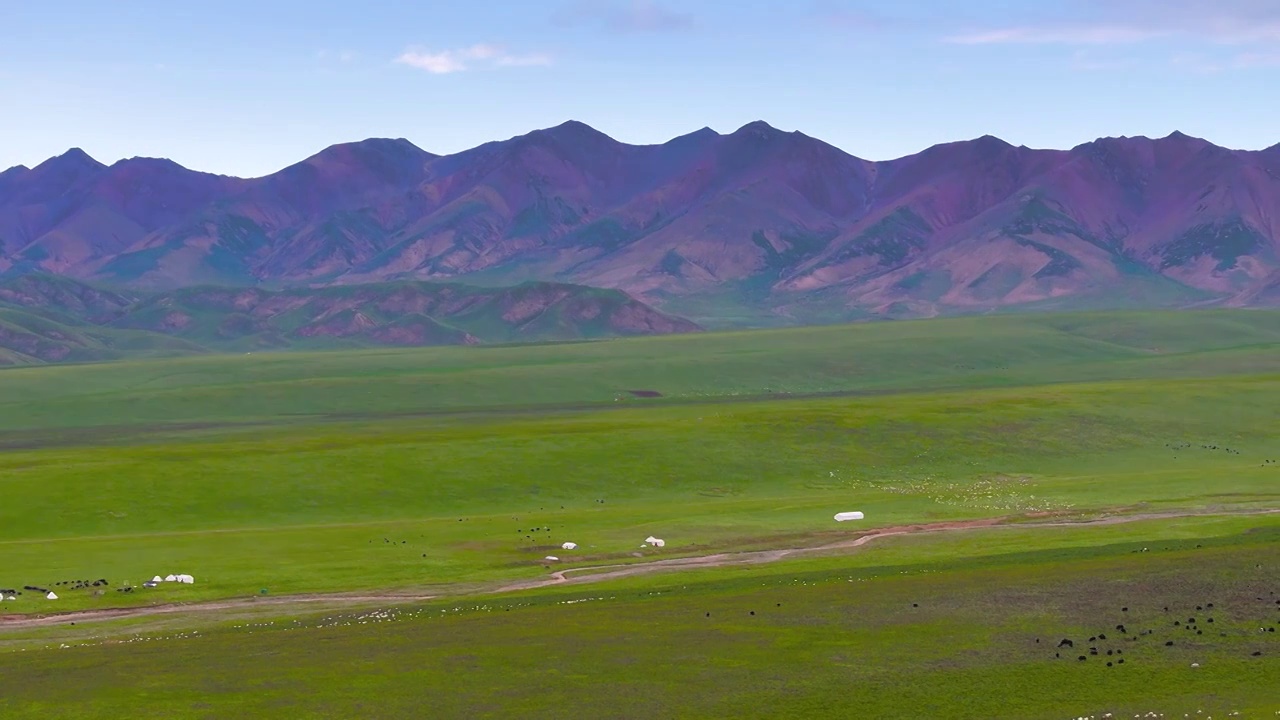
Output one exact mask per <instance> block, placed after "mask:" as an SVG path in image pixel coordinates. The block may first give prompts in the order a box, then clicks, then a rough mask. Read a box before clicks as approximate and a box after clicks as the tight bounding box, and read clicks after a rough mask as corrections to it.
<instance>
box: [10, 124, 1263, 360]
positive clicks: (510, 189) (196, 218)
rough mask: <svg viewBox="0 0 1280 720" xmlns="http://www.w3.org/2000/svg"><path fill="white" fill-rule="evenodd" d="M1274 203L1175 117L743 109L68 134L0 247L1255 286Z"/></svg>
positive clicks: (807, 310)
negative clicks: (935, 122) (889, 134)
mask: <svg viewBox="0 0 1280 720" xmlns="http://www.w3.org/2000/svg"><path fill="white" fill-rule="evenodd" d="M1277 217H1280V152H1276V150H1275V148H1272V149H1270V150H1265V151H1260V152H1245V151H1235V150H1228V149H1225V148H1221V147H1218V146H1216V145H1213V144H1212V143H1209V142H1207V141H1205V140H1202V139H1199V138H1193V137H1189V136H1186V135H1183V134H1181V133H1174V134H1172V135H1169V136H1168V137H1165V138H1159V139H1150V138H1145V137H1134V138H1129V137H1120V138H1102V139H1099V140H1096V141H1093V142H1089V143H1085V144H1083V145H1080V146H1078V147H1076V148H1072V149H1071V150H1035V149H1030V148H1026V147H1014V146H1012V145H1010V144H1008V143H1006V142H1004V141H1002V140H1000V139H998V138H994V137H990V136H984V137H981V138H977V139H974V140H970V141H964V142H955V143H948V144H943V145H938V146H935V147H932V148H929V149H926V150H924V151H922V152H920V153H917V154H915V155H911V156H908V157H904V158H899V159H897V160H891V161H887V162H869V161H864V160H861V159H859V158H857V157H854V156H852V155H849V154H848V153H845V152H843V151H841V150H839V149H837V148H835V147H832V146H831V145H828V144H826V143H824V142H822V141H821V140H818V139H815V138H812V137H809V136H806V135H804V134H802V133H798V132H783V131H780V130H777V129H775V128H773V127H770V126H769V125H767V124H765V123H763V122H753V123H750V124H748V125H745V126H743V127H742V128H740V129H738V130H736V131H734V132H732V133H729V134H726V135H721V134H719V133H716V132H714V131H712V130H710V129H703V130H700V131H697V132H694V133H691V134H689V135H685V136H682V137H678V138H675V139H673V140H671V141H669V142H667V143H664V144H661V145H652V146H633V145H627V144H624V143H620V142H617V141H615V140H613V139H612V138H610V137H608V136H606V135H604V134H602V133H600V132H598V131H596V130H594V129H592V128H590V127H588V126H586V125H584V124H582V123H578V122H567V123H564V124H562V125H559V126H557V127H554V128H548V129H545V130H536V131H534V132H531V133H528V134H526V135H522V136H519V137H515V138H511V139H508V140H503V141H497V142H491V143H486V144H484V145H481V146H479V147H476V148H473V149H470V150H466V151H464V152H460V153H457V154H454V155H449V156H436V155H433V154H431V153H428V152H426V151H423V150H421V149H419V148H417V147H415V146H414V145H412V144H411V143H409V142H408V141H406V140H387V139H372V140H366V141H362V142H357V143H349V144H345V145H336V146H333V147H331V148H328V149H326V150H324V151H322V152H320V153H318V154H316V155H315V156H313V157H311V158H308V159H306V160H304V161H302V162H300V163H298V164H296V165H293V166H290V167H288V168H285V169H284V170H281V171H280V172H278V173H275V174H272V175H269V176H267V177H263V178H256V179H238V178H227V177H218V176H212V175H206V174H203V173H198V172H194V171H190V170H187V169H185V168H182V167H180V166H178V165H176V164H174V163H172V162H169V161H167V160H153V159H145V158H135V159H131V160H125V161H121V162H119V163H116V164H115V165H112V166H110V167H107V166H104V165H102V164H100V163H98V162H97V161H95V160H93V159H92V158H90V157H89V156H87V155H85V154H84V153H83V152H81V151H79V150H72V151H69V152H68V153H66V154H64V155H62V156H60V157H57V158H53V159H50V160H48V161H46V162H45V163H42V164H41V165H39V166H37V167H35V168H31V169H27V168H13V169H11V170H9V171H6V172H5V173H4V174H3V175H0V273H8V274H10V275H14V274H20V273H26V272H48V273H57V274H61V275H65V276H68V277H74V278H79V279H88V280H97V281H103V282H108V283H111V284H113V285H117V286H132V287H138V288H146V289H152V290H158V289H160V290H162V289H174V288H183V287H190V286H192V285H201V284H215V285H241V286H245V287H255V286H259V285H267V286H272V287H281V286H297V285H309V286H313V285H317V284H332V283H343V284H360V283H369V282H385V281H389V280H421V279H451V280H454V279H456V280H461V281H464V282H482V283H484V284H504V285H510V284H515V283H519V282H524V281H541V282H565V283H572V284H585V285H590V286H595V287H606V288H616V289H621V290H624V291H626V292H629V293H631V294H633V295H634V296H636V297H638V298H640V299H642V300H644V301H646V302H650V303H655V304H657V305H659V306H661V307H664V308H669V309H671V310H672V311H675V312H697V313H699V314H698V315H697V317H698V318H701V319H706V320H707V321H708V322H712V323H719V324H748V325H750V324H777V323H797V322H815V321H831V320H842V319H849V318H859V317H868V316H877V317H919V316H932V315H937V314H944V313H949V314H954V313H976V312H986V311H990V310H994V309H1002V308H1018V309H1055V310H1062V309H1073V308H1125V307H1137V308H1142V307H1185V306H1199V305H1205V304H1219V305H1227V306H1252V307H1257V306H1269V307H1274V306H1277V305H1280V293H1277V291H1276V289H1275V288H1276V287H1277V279H1276V278H1277V277H1278V275H1277V273H1280V225H1277V224H1276V218H1277ZM356 322H357V324H361V323H363V322H364V321H363V320H356ZM419 331H420V332H423V333H427V332H428V331H427V330H426V328H425V326H422V327H421V328H420V329H419V330H414V331H411V332H410V334H412V333H414V332H419ZM324 332H328V331H327V330H325V331H324ZM428 334H429V333H428Z"/></svg>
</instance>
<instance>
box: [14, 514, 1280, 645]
mask: <svg viewBox="0 0 1280 720" xmlns="http://www.w3.org/2000/svg"><path fill="white" fill-rule="evenodd" d="M1275 513H1280V508H1273V509H1267V510H1245V511H1236V512H1203V511H1201V512H1168V513H1145V514H1136V515H1113V516H1110V517H1103V518H1099V519H1096V520H1077V521H1058V522H1025V523H1012V522H1010V521H1012V520H1019V519H1026V517H1027V516H1025V515H1008V516H1003V517H994V518H982V519H978V520H962V521H954V522H940V523H921V524H913V525H895V526H890V527H883V528H875V529H872V530H867V531H865V532H862V533H860V534H859V535H858V536H857V537H855V538H852V539H849V540H841V541H839V542H835V543H828V544H826V545H814V546H809V547H796V548H783V549H778V550H756V551H748V552H735V553H716V554H714V555H701V556H696V557H683V558H672V559H670V560H655V561H652V562H645V563H628V564H620V565H595V566H589V567H578V568H568V569H566V570H558V571H556V572H553V573H551V574H550V576H548V577H547V578H544V579H540V580H530V581H525V582H519V583H514V584H511V585H505V586H503V587H500V588H497V589H496V590H490V591H488V592H487V593H484V594H500V593H510V592H518V591H521V590H535V589H538V588H544V587H550V586H553V585H566V584H573V585H581V584H586V583H596V582H601V581H605V580H615V579H618V578H624V577H633V576H636V575H647V574H649V573H654V572H663V571H670V570H688V569H700V568H713V567H725V566H729V565H759V564H763V563H771V562H776V561H778V560H782V559H784V558H788V557H792V556H795V555H805V554H811V553H820V552H837V551H840V550H851V549H853V548H858V547H862V546H863V545H866V544H868V543H871V542H873V541H875V540H880V539H882V538H887V537H894V536H897V535H918V534H924V533H940V532H958V531H965V530H976V529H996V528H1019V529H1029V528H1035V529H1042V528H1064V527H1096V526H1102V525H1119V524H1122V523H1130V522H1139V521H1142V520H1169V519H1175V518H1185V517H1214V516H1224V515H1270V514H1275ZM583 573H586V574H583ZM570 574H573V575H574V576H575V577H569V576H570ZM437 597H440V596H439V595H413V594H396V593H382V594H360V595H344V594H337V593H313V594H305V595H287V596H281V597H272V598H256V597H250V598H237V599H231V600H218V601H210V602H202V603H191V604H184V603H171V604H166V605H152V606H149V607H136V608H114V609H109V610H82V611H77V612H68V613H57V614H53V615H43V616H32V615H0V630H3V629H6V628H30V627H41V626H47V625H60V624H63V623H71V622H84V621H93V620H116V619H125V618H140V617H149V616H153V615H166V614H174V613H203V612H216V611H219V610H230V609H235V608H251V607H264V606H283V607H288V606H292V605H306V604H309V603H325V604H328V605H337V606H345V605H367V604H375V603H387V602H394V603H406V602H421V601H426V600H432V599H435V598H437Z"/></svg>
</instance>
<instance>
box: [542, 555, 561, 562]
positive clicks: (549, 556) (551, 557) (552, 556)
mask: <svg viewBox="0 0 1280 720" xmlns="http://www.w3.org/2000/svg"><path fill="white" fill-rule="evenodd" d="M543 560H547V561H549V562H560V558H558V557H556V556H555V555H548V556H546V557H545V558H543Z"/></svg>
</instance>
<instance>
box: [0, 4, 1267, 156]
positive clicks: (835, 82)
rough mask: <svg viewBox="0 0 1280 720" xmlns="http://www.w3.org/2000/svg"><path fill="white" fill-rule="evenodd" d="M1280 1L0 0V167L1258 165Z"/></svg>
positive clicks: (1264, 134) (1264, 137) (1264, 136)
mask: <svg viewBox="0 0 1280 720" xmlns="http://www.w3.org/2000/svg"><path fill="white" fill-rule="evenodd" d="M1278 89H1280V0H1212V1H1209V0H1021V1H1019V0H967V1H966V2H955V1H953V0H894V1H892V2H871V1H869V0H866V1H860V0H790V1H787V2H782V1H765V0H684V1H683V2H677V1H676V0H417V1H416V2H415V1H413V0H399V1H396V2H384V1H382V0H361V2H355V1H354V0H346V1H344V2H336V1H334V0H254V1H247V0H220V1H219V2H216V3H215V2H207V1H206V2H198V3H197V2H191V1H190V0H165V1H158V0H120V1H119V2H113V3H107V2H100V1H99V0H40V1H39V2H35V1H30V2H27V1H24V0H0V98H3V99H4V103H3V105H2V106H0V138H3V142H0V168H3V167H8V166H10V165H15V164H19V163H21V164H25V165H28V166H31V165H34V164H36V163H39V162H40V161H42V160H43V159H45V158H47V157H49V156H52V155H56V154H60V153H61V152H63V151H65V150H66V149H67V148H69V147H72V146H77V147H81V148H84V149H85V150H86V151H88V152H89V153H90V154H92V155H93V156H95V157H97V158H98V159H100V160H102V161H104V162H113V161H115V160H118V159H120V158H122V157H132V156H138V155H143V156H164V157H170V158H173V159H174V160H177V161H178V162H180V163H182V164H183V165H186V166H188V167H192V168H195V169H200V170H207V171H211V172H220V173H226V174H234V175H241V176H252V175H261V174H265V173H268V172H272V171H274V170H277V169H279V168H280V167H283V166H285V165H287V164H289V163H291V162H294V161H296V160H299V159H301V158H303V157H306V156H308V155H310V154H312V153H314V152H316V151H318V150H320V149H321V148H323V147H325V146H327V145H330V144H333V143H336V142H344V141H350V140H357V139H362V138H366V137H372V136H382V137H406V138H408V139H410V140H411V141H413V142H414V143H415V144H417V145H419V146H420V147H422V148H424V149H427V150H430V151H432V152H438V153H448V152H456V151H458V150H462V149H465V148H467V147H471V146H474V145H477V144H479V143H482V142H485V141H488V140H492V139H501V138H507V137H511V136H514V135H519V134H522V133H524V132H527V131H529V130H531V129H534V128H539V127H547V126H551V125H556V124H559V123H560V122H563V121H564V120H567V119H571V118H572V119H577V120H581V121H583V122H586V123H588V124H591V125H592V126H594V127H596V128H598V129H600V130H601V131H603V132H606V133H608V134H609V135H611V136H613V137H615V138H617V139H619V140H623V141H625V142H632V143H653V142H662V141H665V140H667V139H670V138H671V137H673V136H676V135H680V134H684V133H687V132H692V131H694V130H697V129H698V128H701V127H703V126H710V127H712V128H714V129H716V130H718V131H720V132H729V131H732V130H733V129H735V128H737V127H739V126H741V125H743V124H745V123H747V122H749V121H751V120H756V119H763V120H766V121H767V122H769V123H770V124H773V125H775V126H777V127H780V128H783V129H786V130H801V131H803V132H805V133H807V134H809V135H813V136H815V137H819V138H822V139H824V140H826V141H828V142H831V143H832V144H834V145H837V146H839V147H841V148H843V149H844V150H846V151H848V152H850V153H853V154H854V155H857V156H859V157H864V158H867V159H872V160H880V159H887V158H891V157H898V156H901V155H905V154H909V153H912V152H916V151H919V150H921V149H923V148H924V147H927V146H929V145H931V144H934V143H938V142H945V141H951V140H958V139H965V138H972V137H977V136H980V135H984V134H993V135H997V136H999V137H1002V138H1004V139H1006V140H1008V141H1010V142H1013V143H1015V144H1026V145H1030V146H1033V147H1071V146H1073V145H1076V144H1079V143H1080V142H1084V141H1087V140H1091V139H1093V138H1096V137H1099V136H1107V135H1148V136H1163V135H1166V134H1168V133H1169V132H1171V131H1173V130H1175V129H1178V130H1182V131H1183V132H1186V133H1189V134H1192V135H1197V136H1200V137H1205V138H1207V139H1209V140H1212V141H1214V142H1217V143H1219V144H1223V145H1227V146H1229V147H1237V148H1247V149H1256V148H1261V147H1267V146H1270V145H1273V144H1276V143H1278V142H1280V122H1277V119H1276V118H1277V115H1278V111H1280V94H1278V93H1277V90H1278Z"/></svg>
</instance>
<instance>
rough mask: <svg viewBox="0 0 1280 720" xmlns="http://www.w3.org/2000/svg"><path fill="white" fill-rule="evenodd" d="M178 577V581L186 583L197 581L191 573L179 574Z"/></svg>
mask: <svg viewBox="0 0 1280 720" xmlns="http://www.w3.org/2000/svg"><path fill="white" fill-rule="evenodd" d="M177 577H178V582H180V583H183V584H184V585H191V584H193V583H195V581H196V579H195V578H193V577H191V576H190V575H179V576H177Z"/></svg>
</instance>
